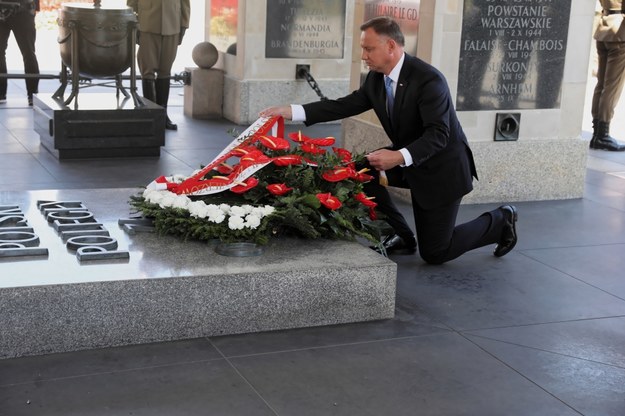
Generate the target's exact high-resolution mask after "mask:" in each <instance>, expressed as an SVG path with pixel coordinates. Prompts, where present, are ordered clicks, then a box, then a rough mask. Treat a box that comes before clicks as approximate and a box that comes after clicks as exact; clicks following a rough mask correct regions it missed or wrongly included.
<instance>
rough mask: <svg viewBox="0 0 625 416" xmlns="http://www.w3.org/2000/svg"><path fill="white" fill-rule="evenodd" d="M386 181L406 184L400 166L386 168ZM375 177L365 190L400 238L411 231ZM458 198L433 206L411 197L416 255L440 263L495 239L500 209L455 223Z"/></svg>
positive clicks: (500, 222)
mask: <svg viewBox="0 0 625 416" xmlns="http://www.w3.org/2000/svg"><path fill="white" fill-rule="evenodd" d="M386 174H387V176H388V180H389V185H391V186H398V187H401V188H407V186H406V185H405V182H404V181H403V178H402V177H401V168H399V167H397V168H394V169H391V170H389V171H387V172H386ZM373 175H374V176H375V179H374V180H372V181H371V182H368V183H366V184H365V193H366V194H367V195H368V196H373V197H375V199H374V201H375V202H376V203H377V204H378V206H377V207H376V209H378V210H379V211H380V212H381V213H383V214H384V215H385V216H386V218H385V219H386V221H387V222H388V223H389V225H390V226H391V227H393V229H394V230H395V232H396V233H397V234H398V235H399V236H400V237H402V238H411V237H412V236H413V235H414V233H413V232H412V230H411V228H410V226H409V225H408V223H407V222H406V220H405V219H404V217H403V215H402V214H401V212H400V211H399V210H398V209H397V207H396V206H395V204H394V203H393V201H392V199H391V196H390V195H389V192H388V190H387V188H386V187H384V186H382V185H380V184H379V181H378V178H377V173H373ZM460 201H462V198H460V199H457V200H455V201H452V202H450V203H448V204H443V205H441V206H439V207H436V208H433V209H423V208H422V207H420V206H419V204H418V203H417V202H416V201H415V200H414V198H412V209H413V215H414V221H415V227H416V235H417V242H418V245H419V255H420V256H421V258H422V259H423V260H425V261H426V262H428V263H431V264H441V263H444V262H446V261H449V260H453V259H455V258H456V257H458V256H460V255H462V254H464V253H466V252H467V251H469V250H473V249H475V248H478V247H482V246H486V245H489V244H495V243H498V242H499V240H500V238H501V233H502V231H503V226H504V221H505V218H504V217H503V213H502V212H501V210H499V209H496V210H493V211H490V212H485V213H483V214H482V215H480V216H479V217H477V218H475V219H474V220H472V221H469V222H466V223H464V224H460V225H458V226H456V217H457V215H458V208H459V207H460Z"/></svg>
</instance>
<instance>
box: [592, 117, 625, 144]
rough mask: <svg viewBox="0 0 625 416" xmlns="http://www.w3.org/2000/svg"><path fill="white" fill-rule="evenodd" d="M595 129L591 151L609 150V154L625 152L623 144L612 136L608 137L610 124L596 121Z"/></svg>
mask: <svg viewBox="0 0 625 416" xmlns="http://www.w3.org/2000/svg"><path fill="white" fill-rule="evenodd" d="M596 126H597V128H596V129H595V131H596V134H595V137H594V139H595V141H594V142H592V140H591V145H590V148H591V149H597V150H609V151H611V152H622V151H625V144H621V143H619V142H618V141H616V139H615V138H614V137H612V136H610V123H607V122H605V121H597V123H596Z"/></svg>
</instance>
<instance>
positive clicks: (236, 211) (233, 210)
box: [230, 205, 247, 217]
mask: <svg viewBox="0 0 625 416" xmlns="http://www.w3.org/2000/svg"><path fill="white" fill-rule="evenodd" d="M246 214H247V212H245V209H244V208H243V207H239V206H236V205H235V206H232V207H230V215H232V216H235V217H244V216H245V215H246Z"/></svg>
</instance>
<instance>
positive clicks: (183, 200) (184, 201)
mask: <svg viewBox="0 0 625 416" xmlns="http://www.w3.org/2000/svg"><path fill="white" fill-rule="evenodd" d="M190 202H191V200H190V199H189V197H188V196H185V195H178V196H176V199H175V200H174V205H173V207H174V208H182V209H186V208H187V206H188V205H189V203H190Z"/></svg>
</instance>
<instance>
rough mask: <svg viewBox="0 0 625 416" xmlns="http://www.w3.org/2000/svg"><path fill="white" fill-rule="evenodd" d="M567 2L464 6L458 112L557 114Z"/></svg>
mask: <svg viewBox="0 0 625 416" xmlns="http://www.w3.org/2000/svg"><path fill="white" fill-rule="evenodd" d="M570 11H571V1H570V0H498V1H493V0H465V1H464V12H463V22H462V38H461V45H460V68H459V74H458V96H457V100H456V107H457V109H458V110H460V111H476V110H507V109H538V108H560V91H561V86H562V77H563V73H564V60H565V55H566V45H567V35H568V30H569V14H570Z"/></svg>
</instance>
